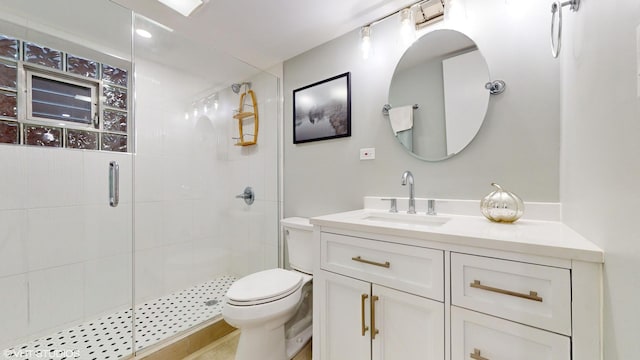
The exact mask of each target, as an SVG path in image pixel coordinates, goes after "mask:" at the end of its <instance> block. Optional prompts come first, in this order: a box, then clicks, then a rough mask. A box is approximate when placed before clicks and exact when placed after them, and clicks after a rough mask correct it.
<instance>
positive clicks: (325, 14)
mask: <svg viewBox="0 0 640 360" xmlns="http://www.w3.org/2000/svg"><path fill="white" fill-rule="evenodd" d="M111 1H113V2H115V3H118V4H120V5H122V6H124V7H127V8H129V9H132V10H134V11H135V12H137V13H139V14H142V15H144V16H146V17H149V18H151V19H153V20H155V21H158V22H160V23H162V24H164V25H166V26H169V27H171V28H173V29H174V30H176V32H177V33H178V34H179V35H180V36H181V37H187V38H189V39H190V40H195V41H197V42H201V43H203V44H206V46H212V47H213V48H215V49H216V50H218V51H221V52H224V53H227V54H229V55H231V56H234V57H236V58H238V59H240V60H243V61H244V62H247V63H249V64H251V65H253V66H256V67H258V68H261V69H268V68H270V67H271V66H273V65H275V64H277V63H279V62H282V61H284V60H287V59H289V58H291V57H293V56H295V55H298V54H300V53H303V52H305V51H307V50H309V49H312V48H314V47H316V46H318V45H320V44H323V43H325V42H327V41H330V40H332V39H334V38H336V37H338V36H340V35H343V34H345V33H347V32H349V31H351V30H353V29H356V28H358V27H360V26H362V25H365V24H366V23H369V22H372V21H374V20H376V19H378V18H380V17H383V16H386V15H388V14H390V13H392V12H395V11H397V10H399V9H401V8H403V7H405V6H407V5H409V4H412V3H414V2H415V0H322V1H317V0H314V1H312V0H293V1H292V0H259V1H258V0H254V1H236V0H210V1H209V2H208V3H207V4H205V5H204V6H202V7H201V8H199V9H198V10H196V12H194V13H193V14H192V15H191V16H190V17H188V18H185V17H183V16H182V15H180V14H178V13H175V12H174V11H172V10H170V9H169V8H167V7H165V6H164V5H162V4H161V3H159V2H157V1H156V0H111Z"/></svg>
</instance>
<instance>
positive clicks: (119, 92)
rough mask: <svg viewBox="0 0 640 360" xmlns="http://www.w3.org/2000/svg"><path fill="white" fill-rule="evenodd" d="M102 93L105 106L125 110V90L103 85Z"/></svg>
mask: <svg viewBox="0 0 640 360" xmlns="http://www.w3.org/2000/svg"><path fill="white" fill-rule="evenodd" d="M103 95H104V104H105V105H106V106H109V107H113V108H117V109H122V110H127V90H125V89H121V88H118V87H114V86H108V85H105V86H104V92H103Z"/></svg>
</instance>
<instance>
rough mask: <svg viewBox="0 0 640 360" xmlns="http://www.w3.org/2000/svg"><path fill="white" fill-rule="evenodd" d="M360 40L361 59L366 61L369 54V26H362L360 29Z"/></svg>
mask: <svg viewBox="0 0 640 360" xmlns="http://www.w3.org/2000/svg"><path fill="white" fill-rule="evenodd" d="M360 40H361V42H362V43H361V44H360V46H361V49H362V58H363V59H364V60H367V59H368V58H369V54H370V53H371V25H367V26H363V27H362V28H361V29H360Z"/></svg>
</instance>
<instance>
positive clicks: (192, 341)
mask: <svg viewBox="0 0 640 360" xmlns="http://www.w3.org/2000/svg"><path fill="white" fill-rule="evenodd" d="M235 329H236V328H234V327H233V326H231V325H229V324H228V323H227V322H226V321H224V320H223V319H220V320H218V321H216V322H214V323H212V324H210V325H207V326H204V327H202V328H200V329H197V330H194V331H193V332H191V333H189V334H188V335H186V336H184V337H181V338H179V339H176V340H175V341H173V342H170V343H166V344H163V345H164V346H161V347H158V348H154V349H150V350H149V352H147V351H145V352H144V353H142V354H138V355H137V356H136V357H135V359H136V360H138V359H140V360H179V359H183V358H185V357H187V356H189V355H191V354H193V353H194V352H196V351H198V350H200V349H202V348H203V347H205V346H207V345H209V344H211V343H212V342H214V341H216V340H218V339H220V338H221V337H223V336H225V335H227V334H229V333H231V332H233V331H234V330H235Z"/></svg>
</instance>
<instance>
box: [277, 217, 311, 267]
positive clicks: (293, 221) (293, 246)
mask: <svg viewBox="0 0 640 360" xmlns="http://www.w3.org/2000/svg"><path fill="white" fill-rule="evenodd" d="M280 224H282V226H283V227H284V239H285V242H286V246H287V250H288V252H289V265H290V266H291V268H293V269H295V270H298V271H302V272H304V273H307V274H311V273H312V272H313V256H312V253H313V250H312V249H313V245H312V244H313V225H311V224H310V223H309V219H307V218H301V217H290V218H285V219H282V220H280Z"/></svg>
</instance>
